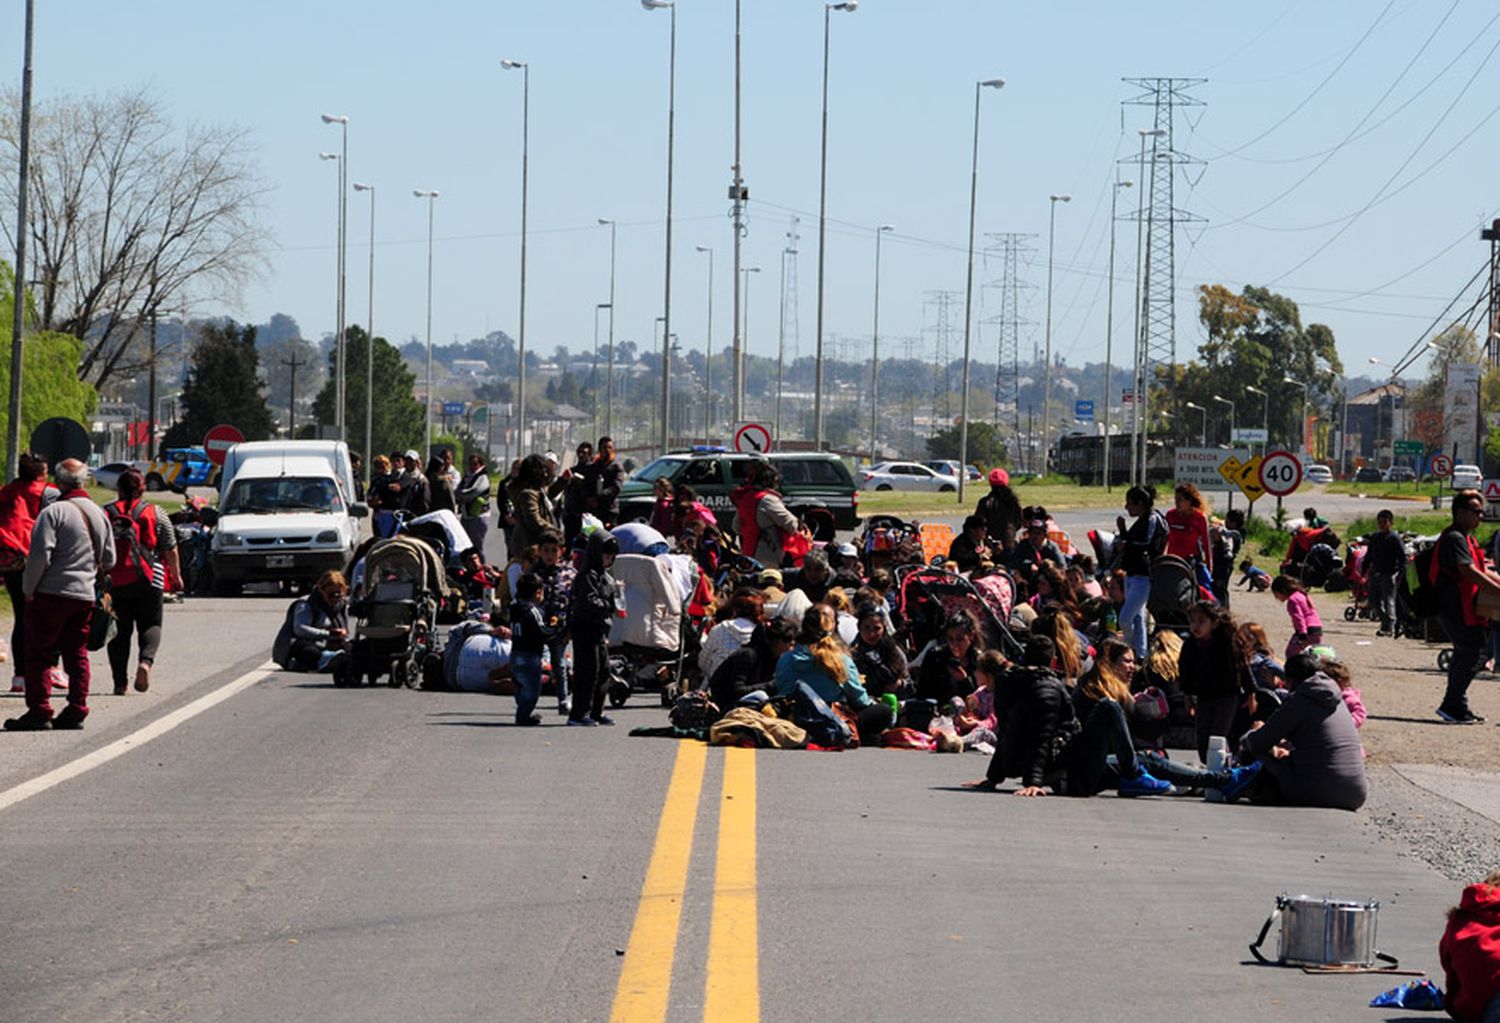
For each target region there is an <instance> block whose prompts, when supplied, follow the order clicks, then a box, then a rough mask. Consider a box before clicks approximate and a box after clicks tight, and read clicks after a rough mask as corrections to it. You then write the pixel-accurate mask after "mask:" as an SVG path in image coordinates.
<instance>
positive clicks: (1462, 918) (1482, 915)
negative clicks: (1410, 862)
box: [1438, 870, 1500, 1023]
mask: <svg viewBox="0 0 1500 1023" xmlns="http://www.w3.org/2000/svg"><path fill="white" fill-rule="evenodd" d="M1438 959H1439V960H1440V961H1441V962H1442V964H1443V973H1444V974H1445V975H1446V977H1445V981H1444V988H1445V989H1446V993H1445V994H1444V995H1443V1008H1445V1009H1447V1010H1448V1015H1450V1016H1452V1017H1453V1018H1454V1019H1457V1020H1465V1021H1471V1023H1487V1021H1491V1020H1497V1019H1500V870H1497V871H1495V872H1494V873H1493V874H1491V875H1490V876H1489V877H1487V878H1485V879H1484V880H1483V881H1481V882H1480V883H1479V884H1471V885H1469V886H1468V887H1467V888H1465V889H1464V894H1463V898H1462V899H1461V900H1460V901H1459V904H1458V905H1456V906H1454V907H1453V908H1452V909H1450V910H1449V911H1448V929H1447V930H1446V931H1444V932H1443V940H1442V941H1440V942H1438Z"/></svg>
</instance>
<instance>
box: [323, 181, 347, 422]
mask: <svg viewBox="0 0 1500 1023" xmlns="http://www.w3.org/2000/svg"><path fill="white" fill-rule="evenodd" d="M318 159H319V160H332V161H333V163H334V166H335V167H336V168H337V169H338V172H339V175H338V178H337V188H338V190H339V197H338V203H337V204H336V205H335V206H334V212H335V213H336V214H337V216H336V220H337V221H338V226H337V228H336V229H335V234H334V243H333V277H334V280H333V424H334V426H336V427H337V426H340V425H342V415H343V414H342V412H341V411H340V409H341V405H340V404H339V393H340V390H341V388H342V387H343V385H344V375H343V372H342V370H343V366H344V362H343V359H344V355H343V352H344V346H343V338H344V158H343V157H341V156H340V155H339V154H338V153H319V154H318Z"/></svg>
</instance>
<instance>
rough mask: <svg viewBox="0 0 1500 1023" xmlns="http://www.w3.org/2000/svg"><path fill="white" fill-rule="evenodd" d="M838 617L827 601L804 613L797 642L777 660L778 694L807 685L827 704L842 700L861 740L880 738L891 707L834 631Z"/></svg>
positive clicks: (792, 692) (887, 724) (889, 721)
mask: <svg viewBox="0 0 1500 1023" xmlns="http://www.w3.org/2000/svg"><path fill="white" fill-rule="evenodd" d="M835 624H836V618H835V614H834V610H833V608H831V607H829V606H828V605H827V604H815V605H814V606H812V607H810V608H808V609H807V613H806V614H804V615H803V616H802V627H801V628H800V629H799V630H798V631H797V645H796V646H794V647H793V648H792V649H791V651H790V652H788V653H786V654H785V655H783V656H782V658H781V660H780V661H778V662H777V664H776V694H777V695H778V696H795V695H796V694H797V693H798V691H799V689H801V688H802V687H806V689H807V690H809V691H810V692H811V694H812V695H814V696H816V697H817V698H818V699H819V700H821V701H823V702H824V703H826V704H834V703H842V704H843V705H844V706H845V707H846V708H848V710H849V711H850V713H852V714H853V715H855V717H856V718H858V720H859V734H860V739H861V741H864V742H869V743H873V742H877V741H878V740H879V738H880V733H882V732H884V731H885V730H886V729H887V728H890V727H891V724H892V721H893V718H892V715H891V709H890V707H889V706H888V705H886V704H885V703H882V702H879V701H876V700H874V699H872V698H871V697H870V694H869V693H868V692H866V691H865V687H864V684H863V683H862V682H861V681H860V679H859V670H858V669H857V668H855V666H854V660H853V658H851V657H850V656H849V652H848V649H847V648H846V647H845V646H844V644H843V642H842V641H841V640H840V639H839V638H838V634H837V633H835V632H834V627H835Z"/></svg>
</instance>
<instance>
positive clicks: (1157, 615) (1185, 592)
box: [1146, 554, 1206, 632]
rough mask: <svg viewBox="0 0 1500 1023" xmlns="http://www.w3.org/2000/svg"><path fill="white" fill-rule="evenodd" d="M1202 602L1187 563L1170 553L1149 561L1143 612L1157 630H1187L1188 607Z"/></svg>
mask: <svg viewBox="0 0 1500 1023" xmlns="http://www.w3.org/2000/svg"><path fill="white" fill-rule="evenodd" d="M1204 599H1206V598H1205V597H1204V596H1203V591H1202V590H1201V589H1200V588H1199V586H1198V580H1197V577H1196V575H1195V573H1194V571H1193V565H1192V564H1191V563H1190V562H1188V561H1186V560H1184V559H1182V558H1179V557H1176V556H1175V555H1171V554H1163V555H1161V556H1159V557H1158V558H1156V560H1155V561H1153V562H1151V590H1150V592H1149V593H1148V594H1147V595H1146V610H1147V611H1149V612H1150V613H1151V617H1152V619H1154V620H1155V622H1156V624H1157V626H1158V627H1160V628H1167V629H1172V630H1173V631H1176V632H1181V631H1182V630H1183V629H1186V628H1187V612H1188V608H1190V607H1192V606H1193V605H1194V604H1196V603H1198V602H1199V601H1200V600H1204Z"/></svg>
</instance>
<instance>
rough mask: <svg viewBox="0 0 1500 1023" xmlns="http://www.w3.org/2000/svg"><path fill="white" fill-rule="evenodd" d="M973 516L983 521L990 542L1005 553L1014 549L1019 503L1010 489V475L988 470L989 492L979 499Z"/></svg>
mask: <svg viewBox="0 0 1500 1023" xmlns="http://www.w3.org/2000/svg"><path fill="white" fill-rule="evenodd" d="M974 514H976V515H978V516H980V517H981V518H983V519H984V523H985V526H986V527H987V529H988V531H989V539H990V542H992V543H998V544H1000V546H1001V547H1003V548H1004V549H1005V550H1007V551H1009V550H1011V549H1012V548H1013V547H1015V545H1016V539H1017V534H1019V533H1020V530H1021V522H1022V518H1021V501H1020V499H1019V498H1017V497H1016V492H1015V491H1014V490H1012V489H1011V488H1010V473H1008V472H1006V471H1005V470H1004V469H1001V468H994V469H991V470H990V492H989V493H988V494H985V495H984V496H983V497H981V498H980V499H979V504H978V505H977V506H976V507H975V508H974Z"/></svg>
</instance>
